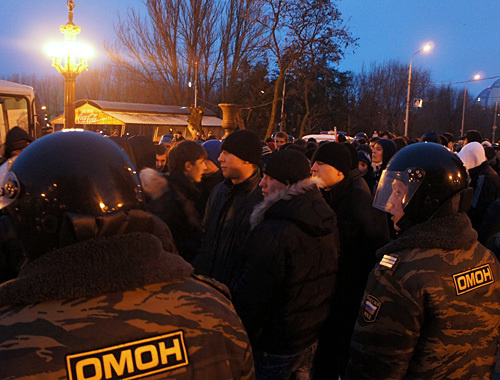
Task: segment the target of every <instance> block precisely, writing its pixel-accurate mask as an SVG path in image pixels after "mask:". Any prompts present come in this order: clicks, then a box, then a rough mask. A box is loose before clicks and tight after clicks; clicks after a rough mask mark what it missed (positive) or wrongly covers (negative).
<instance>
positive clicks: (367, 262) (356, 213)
mask: <svg viewBox="0 0 500 380" xmlns="http://www.w3.org/2000/svg"><path fill="white" fill-rule="evenodd" d="M351 161H352V158H351V154H350V152H349V150H348V148H347V147H346V146H345V145H343V144H339V143H327V144H323V145H321V146H320V147H319V148H318V150H317V151H316V152H315V154H314V156H313V159H312V162H313V165H312V168H311V171H312V175H313V177H317V178H319V179H321V180H322V182H323V185H322V187H323V189H322V193H323V197H324V198H325V200H326V202H327V203H328V205H329V206H330V207H331V208H332V209H333V211H335V213H336V214H337V225H338V229H339V235H340V251H339V271H338V276H337V283H336V292H335V296H334V300H333V305H332V312H331V314H330V317H329V318H328V321H327V323H326V324H325V327H324V329H323V332H322V334H321V337H320V343H319V348H318V355H317V357H316V361H315V370H314V378H315V379H330V378H332V379H337V378H338V376H339V375H340V376H341V377H342V376H343V374H344V370H345V367H346V365H347V362H348V358H349V345H350V340H351V335H352V331H353V329H354V323H355V321H356V317H357V314H358V310H359V305H360V302H361V299H362V297H363V292H364V289H365V285H366V280H367V278H368V275H369V273H370V270H371V269H372V268H373V266H374V265H375V263H376V257H375V251H376V250H377V249H378V248H380V247H382V246H383V245H384V244H386V243H387V242H388V241H389V226H388V224H387V219H386V215H385V214H384V213H383V212H382V211H379V210H377V209H375V208H374V207H373V206H372V196H371V194H370V189H369V188H368V186H356V184H355V182H354V180H353V177H352V173H351V163H352V162H351ZM363 185H364V184H363Z"/></svg>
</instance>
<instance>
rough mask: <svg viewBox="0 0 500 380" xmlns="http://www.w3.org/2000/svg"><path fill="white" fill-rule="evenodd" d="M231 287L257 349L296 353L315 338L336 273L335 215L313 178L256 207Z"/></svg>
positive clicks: (237, 309)
mask: <svg viewBox="0 0 500 380" xmlns="http://www.w3.org/2000/svg"><path fill="white" fill-rule="evenodd" d="M252 225H253V226H254V227H255V228H253V230H252V233H251V235H250V237H249V239H248V244H247V251H246V252H247V253H246V263H245V270H244V273H243V275H242V277H241V278H240V280H239V281H238V283H237V285H236V287H235V290H234V292H233V302H234V305H235V308H236V311H237V312H238V314H239V315H240V317H241V319H242V320H243V324H244V325H245V328H246V330H247V332H248V334H249V337H250V342H251V343H252V348H253V350H254V352H256V351H260V352H267V353H271V354H293V353H296V352H298V351H301V350H302V349H304V348H306V347H308V346H310V345H311V344H312V343H314V342H315V341H317V339H318V334H319V330H320V328H321V326H322V324H323V322H324V321H325V319H326V317H327V315H328V312H329V310H330V301H331V297H332V295H333V291H334V285H335V275H336V272H337V251H338V231H337V227H336V223H335V214H334V212H333V211H332V210H331V209H330V208H329V207H328V206H327V204H326V203H325V201H324V200H323V198H322V196H321V193H320V191H319V190H318V188H317V186H316V183H315V182H314V181H313V180H312V179H306V180H303V181H300V182H298V183H296V184H294V185H291V186H289V187H287V188H285V189H283V191H280V192H277V193H275V194H273V195H271V196H269V197H268V198H266V199H265V200H264V201H263V202H262V203H260V204H259V205H257V206H256V207H255V210H254V212H253V214H252Z"/></svg>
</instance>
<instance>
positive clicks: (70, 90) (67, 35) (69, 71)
mask: <svg viewBox="0 0 500 380" xmlns="http://www.w3.org/2000/svg"><path fill="white" fill-rule="evenodd" d="M66 5H67V7H68V10H69V11H68V22H67V23H66V25H61V28H60V29H61V33H62V34H64V43H63V44H58V43H52V44H50V45H49V46H48V47H47V51H48V54H49V56H50V57H51V58H52V66H53V67H55V68H56V69H57V71H59V73H61V74H62V75H63V77H64V128H75V84H76V77H77V76H78V75H79V74H81V72H82V71H83V70H85V69H86V68H87V67H88V59H89V56H90V53H91V51H90V48H89V47H88V46H86V45H83V44H79V43H77V42H76V35H77V34H79V33H80V29H81V28H80V27H79V26H76V25H75V24H73V9H74V8H75V2H74V1H73V0H69V1H67V3H66Z"/></svg>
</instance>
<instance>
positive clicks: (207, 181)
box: [196, 169, 224, 218]
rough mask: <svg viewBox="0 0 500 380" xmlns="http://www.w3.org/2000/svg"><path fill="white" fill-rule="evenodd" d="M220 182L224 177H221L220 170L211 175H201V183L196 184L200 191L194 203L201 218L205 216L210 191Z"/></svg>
mask: <svg viewBox="0 0 500 380" xmlns="http://www.w3.org/2000/svg"><path fill="white" fill-rule="evenodd" d="M222 181H224V176H223V175H222V170H220V169H219V170H218V171H216V172H215V173H212V174H203V177H202V178H201V182H200V183H197V184H196V187H197V188H198V190H199V191H200V196H199V197H198V200H197V201H196V209H197V210H198V213H199V214H200V215H201V217H202V218H203V217H204V216H205V210H206V208H207V202H208V198H209V197H210V194H211V193H212V190H213V189H214V188H215V186H217V185H218V184H219V183H221V182H222Z"/></svg>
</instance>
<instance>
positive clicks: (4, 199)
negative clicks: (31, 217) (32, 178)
mask: <svg viewBox="0 0 500 380" xmlns="http://www.w3.org/2000/svg"><path fill="white" fill-rule="evenodd" d="M16 158H17V156H15V157H13V158H10V159H8V160H7V161H6V162H5V163H4V164H3V165H2V166H0V209H3V208H5V207H7V206H8V205H10V204H11V203H12V202H14V201H15V200H16V199H17V197H18V196H19V192H20V190H21V185H20V183H19V180H18V179H17V176H16V174H15V173H14V172H11V171H10V170H11V167H12V164H13V163H14V161H15V159H16Z"/></svg>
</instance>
